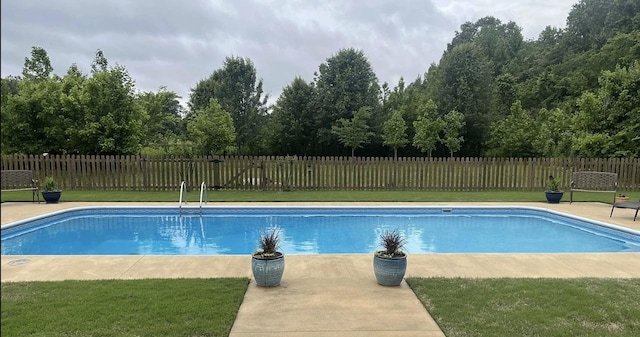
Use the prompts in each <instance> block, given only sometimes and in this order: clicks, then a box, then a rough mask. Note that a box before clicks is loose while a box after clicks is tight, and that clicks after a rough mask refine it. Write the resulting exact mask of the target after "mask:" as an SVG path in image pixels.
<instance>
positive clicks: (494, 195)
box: [1, 190, 640, 203]
mask: <svg viewBox="0 0 640 337" xmlns="http://www.w3.org/2000/svg"><path fill="white" fill-rule="evenodd" d="M625 195H627V196H629V198H630V200H640V191H632V192H625ZM41 199H42V198H41ZM179 199H180V193H179V192H177V191H169V192H137V191H71V190H68V191H63V192H62V198H61V199H60V202H65V201H96V202H101V201H104V202H125V201H140V202H154V201H165V202H176V203H177V202H178V200H179ZM611 199H612V197H611V194H607V193H586V192H577V193H575V194H574V200H576V201H600V202H607V203H611V202H612V200H611ZM1 200H2V202H6V201H31V192H29V191H26V192H23V191H21V192H4V193H2V197H1ZM186 200H188V201H189V202H194V203H197V202H199V200H200V192H199V191H190V192H188V193H187V197H186ZM207 200H208V201H209V202H224V201H229V202H233V201H235V202H251V201H273V202H287V201H311V202H313V201H317V202H321V201H326V202H336V201H347V202H348V201H382V202H385V201H387V202H393V201H404V202H420V201H422V202H434V201H439V202H442V201H445V202H446V201H451V202H474V201H475V202H481V201H497V202H499V201H514V202H518V201H521V202H522V201H532V202H544V201H545V200H546V199H545V196H544V192H543V191H534V192H530V191H518V192H502V191H487V192H436V191H292V192H279V191H208V193H207ZM562 201H563V202H568V201H569V193H568V192H565V194H564V197H563V199H562Z"/></svg>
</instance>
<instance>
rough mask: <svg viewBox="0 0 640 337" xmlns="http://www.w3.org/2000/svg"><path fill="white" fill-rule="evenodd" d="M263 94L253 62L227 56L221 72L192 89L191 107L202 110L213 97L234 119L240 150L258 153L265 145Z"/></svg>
mask: <svg viewBox="0 0 640 337" xmlns="http://www.w3.org/2000/svg"><path fill="white" fill-rule="evenodd" d="M262 94H263V89H262V80H261V79H260V80H258V79H257V75H256V69H255V66H254V65H253V61H251V60H250V59H249V58H241V57H227V58H226V59H225V61H224V65H223V67H222V68H221V69H218V70H216V71H214V72H213V74H211V76H209V78H207V79H204V80H202V81H200V82H198V84H197V85H196V87H195V88H193V89H192V90H191V96H190V100H189V107H190V109H191V111H192V112H193V111H196V110H199V109H202V108H204V107H206V106H207V105H208V104H209V101H210V100H211V98H214V99H215V100H216V101H217V102H218V103H219V104H220V106H221V107H222V109H223V110H225V111H227V112H229V113H230V114H231V117H232V118H233V124H234V127H235V129H236V147H237V149H238V151H239V152H240V153H246V154H259V153H261V152H262V151H264V148H265V143H266V142H265V139H264V138H265V130H264V126H265V125H266V121H267V118H266V117H267V100H268V96H266V95H265V96H264V97H262Z"/></svg>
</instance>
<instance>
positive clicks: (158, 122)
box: [136, 87, 184, 149]
mask: <svg viewBox="0 0 640 337" xmlns="http://www.w3.org/2000/svg"><path fill="white" fill-rule="evenodd" d="M178 99H180V96H178V94H176V93H175V92H173V91H168V90H167V88H166V87H160V88H159V90H158V92H157V93H154V92H152V91H145V92H142V93H138V94H137V96H136V102H137V104H138V105H140V107H141V108H142V110H144V111H145V113H146V114H147V115H148V116H149V119H148V120H147V122H146V123H145V130H146V131H145V135H144V138H143V140H142V143H143V145H145V146H149V145H151V146H154V147H164V148H165V149H167V147H168V146H169V144H171V143H172V142H174V141H176V138H177V137H178V136H182V135H183V132H184V130H183V129H181V127H182V125H183V123H182V119H181V116H182V114H183V113H184V112H183V108H182V106H181V105H180V102H179V101H178Z"/></svg>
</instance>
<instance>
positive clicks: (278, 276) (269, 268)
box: [251, 228, 284, 287]
mask: <svg viewBox="0 0 640 337" xmlns="http://www.w3.org/2000/svg"><path fill="white" fill-rule="evenodd" d="M279 245H280V230H279V229H278V228H271V229H269V230H266V231H263V232H262V233H261V234H260V240H259V241H258V246H259V247H260V248H259V249H258V250H256V251H255V252H253V254H252V255H251V271H252V272H253V279H254V280H255V281H256V284H257V285H258V286H260V287H275V286H278V285H280V281H281V280H282V274H283V273H284V254H282V252H279V251H278V247H279Z"/></svg>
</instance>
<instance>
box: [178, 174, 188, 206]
mask: <svg viewBox="0 0 640 337" xmlns="http://www.w3.org/2000/svg"><path fill="white" fill-rule="evenodd" d="M183 192H184V194H185V198H186V194H187V184H186V183H185V182H184V180H183V181H182V182H181V183H180V201H179V202H178V208H180V209H182V194H183ZM184 203H185V204H186V203H187V202H186V201H185V202H184Z"/></svg>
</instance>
